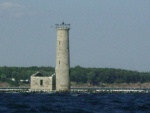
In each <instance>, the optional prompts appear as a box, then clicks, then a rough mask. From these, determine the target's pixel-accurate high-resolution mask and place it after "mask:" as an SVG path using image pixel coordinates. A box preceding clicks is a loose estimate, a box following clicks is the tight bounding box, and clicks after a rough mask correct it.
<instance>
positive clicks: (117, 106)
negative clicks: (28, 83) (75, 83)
mask: <svg viewBox="0 0 150 113" xmlns="http://www.w3.org/2000/svg"><path fill="white" fill-rule="evenodd" d="M0 113H150V94H144V93H141V94H131V93H129V94H123V93H122V94H117V93H116V94H108V93H106V94H104V93H103V94H84V93H80V94H77V93H74V94H71V93H66V94H64V93H54V94H44V93H0Z"/></svg>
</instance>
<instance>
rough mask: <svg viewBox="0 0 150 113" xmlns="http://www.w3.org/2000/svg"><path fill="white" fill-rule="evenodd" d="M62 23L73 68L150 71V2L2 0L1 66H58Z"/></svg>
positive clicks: (0, 4)
mask: <svg viewBox="0 0 150 113" xmlns="http://www.w3.org/2000/svg"><path fill="white" fill-rule="evenodd" d="M62 21H64V22H65V23H67V24H71V29H70V31H69V36H70V65H71V67H74V66H77V65H79V66H82V67H96V68H119V69H127V70H135V71H144V72H150V0H0V66H17V67H20V66H21V67H28V66H52V67H55V56H56V29H55V24H60V23H62Z"/></svg>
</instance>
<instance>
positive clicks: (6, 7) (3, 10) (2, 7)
mask: <svg viewBox="0 0 150 113" xmlns="http://www.w3.org/2000/svg"><path fill="white" fill-rule="evenodd" d="M23 8H24V6H22V5H20V4H18V3H13V2H3V3H0V15H2V16H13V17H20V16H23V15H24V11H23Z"/></svg>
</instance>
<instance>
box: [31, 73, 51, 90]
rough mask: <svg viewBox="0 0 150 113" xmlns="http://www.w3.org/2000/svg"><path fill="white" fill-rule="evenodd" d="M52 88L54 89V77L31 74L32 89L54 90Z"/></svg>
mask: <svg viewBox="0 0 150 113" xmlns="http://www.w3.org/2000/svg"><path fill="white" fill-rule="evenodd" d="M41 81H42V84H41ZM52 90H53V81H52V77H35V76H31V91H52Z"/></svg>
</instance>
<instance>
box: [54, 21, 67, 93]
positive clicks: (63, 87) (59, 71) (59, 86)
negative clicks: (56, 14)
mask: <svg viewBox="0 0 150 113" xmlns="http://www.w3.org/2000/svg"><path fill="white" fill-rule="evenodd" d="M69 30H70V24H65V23H64V22H62V23H61V24H56V31H57V41H56V43H57V44H56V67H55V74H56V91H69V90H70V77H69V76H70V54H69Z"/></svg>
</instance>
